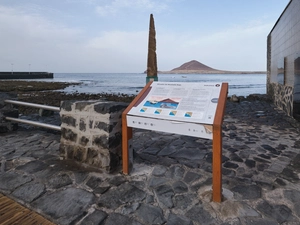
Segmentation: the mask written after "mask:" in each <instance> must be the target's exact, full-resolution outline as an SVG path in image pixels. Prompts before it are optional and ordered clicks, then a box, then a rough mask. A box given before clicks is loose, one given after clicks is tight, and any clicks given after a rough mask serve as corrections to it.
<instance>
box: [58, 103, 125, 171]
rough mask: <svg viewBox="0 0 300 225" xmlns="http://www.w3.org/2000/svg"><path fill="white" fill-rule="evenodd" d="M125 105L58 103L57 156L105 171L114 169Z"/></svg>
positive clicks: (120, 143) (118, 160)
mask: <svg viewBox="0 0 300 225" xmlns="http://www.w3.org/2000/svg"><path fill="white" fill-rule="evenodd" d="M127 106H128V104H127V103H120V102H101V101H79V102H78V101H77V102H74V101H64V102H62V103H61V111H60V116H61V122H62V123H61V142H60V154H61V156H62V157H63V158H64V159H71V160H75V161H77V162H80V163H83V164H87V165H88V166H91V167H94V168H101V169H104V170H106V171H108V172H111V171H113V170H115V169H116V168H117V167H118V165H120V162H121V156H122V146H121V145H122V135H121V131H122V126H121V125H122V112H123V111H124V109H125V108H126V107H127Z"/></svg>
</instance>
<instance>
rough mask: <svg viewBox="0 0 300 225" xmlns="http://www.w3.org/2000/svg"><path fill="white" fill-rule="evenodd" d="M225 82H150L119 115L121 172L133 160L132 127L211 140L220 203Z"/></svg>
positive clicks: (215, 191)
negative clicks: (120, 116)
mask: <svg viewBox="0 0 300 225" xmlns="http://www.w3.org/2000/svg"><path fill="white" fill-rule="evenodd" d="M227 92H228V83H190V82H185V83H181V82H149V83H148V84H147V85H146V86H145V87H144V88H143V90H142V91H141V92H140V93H139V94H138V96H137V97H136V98H135V99H134V100H133V101H132V102H131V103H130V105H129V106H128V107H127V108H126V109H125V110H124V112H123V113H122V162H123V173H124V174H129V171H130V168H132V165H133V160H132V157H130V155H131V153H130V152H131V151H132V148H130V146H131V144H130V139H131V138H132V136H133V133H132V128H133V127H134V128H142V129H147V130H154V131H162V132H168V133H175V134H182V135H187V136H194V137H200V138H205V139H212V140H213V146H212V147H213V185H212V186H213V198H212V200H213V201H215V202H221V200H222V122H223V117H224V112H225V105H226V99H227Z"/></svg>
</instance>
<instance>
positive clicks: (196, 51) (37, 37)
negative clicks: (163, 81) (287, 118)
mask: <svg viewBox="0 0 300 225" xmlns="http://www.w3.org/2000/svg"><path fill="white" fill-rule="evenodd" d="M288 2H289V0H251V1H249V0H0V71H12V70H13V71H47V72H54V73H142V72H144V71H145V70H146V67H147V51H148V34H149V19H150V14H151V13H152V14H153V16H154V22H155V29H156V43H157V45H156V49H157V50H156V54H157V66H158V70H160V71H168V70H171V69H173V68H176V67H178V66H180V65H182V64H183V63H185V62H188V61H191V60H197V61H199V62H201V63H203V64H205V65H207V66H210V67H212V68H215V69H220V70H235V71H265V70H266V52H267V35H268V34H269V33H270V31H271V29H272V28H273V26H274V25H275V23H276V21H277V19H278V18H279V16H280V15H281V13H282V12H283V10H284V8H285V7H286V6H287V4H288Z"/></svg>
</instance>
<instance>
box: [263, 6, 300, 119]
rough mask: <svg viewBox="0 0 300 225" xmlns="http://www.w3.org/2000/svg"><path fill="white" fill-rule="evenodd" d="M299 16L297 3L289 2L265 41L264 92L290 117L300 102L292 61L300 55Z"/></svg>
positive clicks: (297, 79) (299, 82)
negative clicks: (265, 85)
mask: <svg viewBox="0 0 300 225" xmlns="http://www.w3.org/2000/svg"><path fill="white" fill-rule="evenodd" d="M299 12H300V0H291V1H290V2H289V4H288V5H287V7H286V9H285V10H284V11H283V13H282V14H281V16H280V17H279V19H278V21H277V22H276V24H275V26H274V27H273V29H272V31H271V32H270V34H269V36H268V40H267V49H268V50H267V67H268V68H267V70H268V74H267V85H268V86H267V92H268V94H269V95H271V96H272V97H273V100H274V103H275V104H276V105H277V106H278V107H280V108H281V109H283V110H284V111H285V112H286V113H287V114H288V115H290V116H292V115H293V112H294V111H296V109H295V107H297V106H296V102H297V101H298V100H299V101H300V94H297V92H298V89H299V88H298V87H300V79H299V78H297V77H298V76H300V75H297V72H296V71H295V59H296V58H297V57H299V53H300V13H299ZM280 68H282V69H283V70H280ZM299 93H300V92H299Z"/></svg>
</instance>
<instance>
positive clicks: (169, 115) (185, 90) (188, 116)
mask: <svg viewBox="0 0 300 225" xmlns="http://www.w3.org/2000/svg"><path fill="white" fill-rule="evenodd" d="M220 90H221V84H220V83H187V82H185V83H179V82H153V83H152V84H151V86H150V87H149V90H148V91H147V95H145V96H143V99H140V101H139V102H138V103H137V104H136V105H135V106H133V107H132V108H131V109H130V111H129V112H128V113H127V123H128V126H130V127H135V128H142V129H149V130H156V131H163V132H168V133H175V134H182V135H188V136H194V137H202V138H207V139H212V124H213V121H214V117H215V113H216V108H217V103H218V99H219V95H220Z"/></svg>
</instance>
